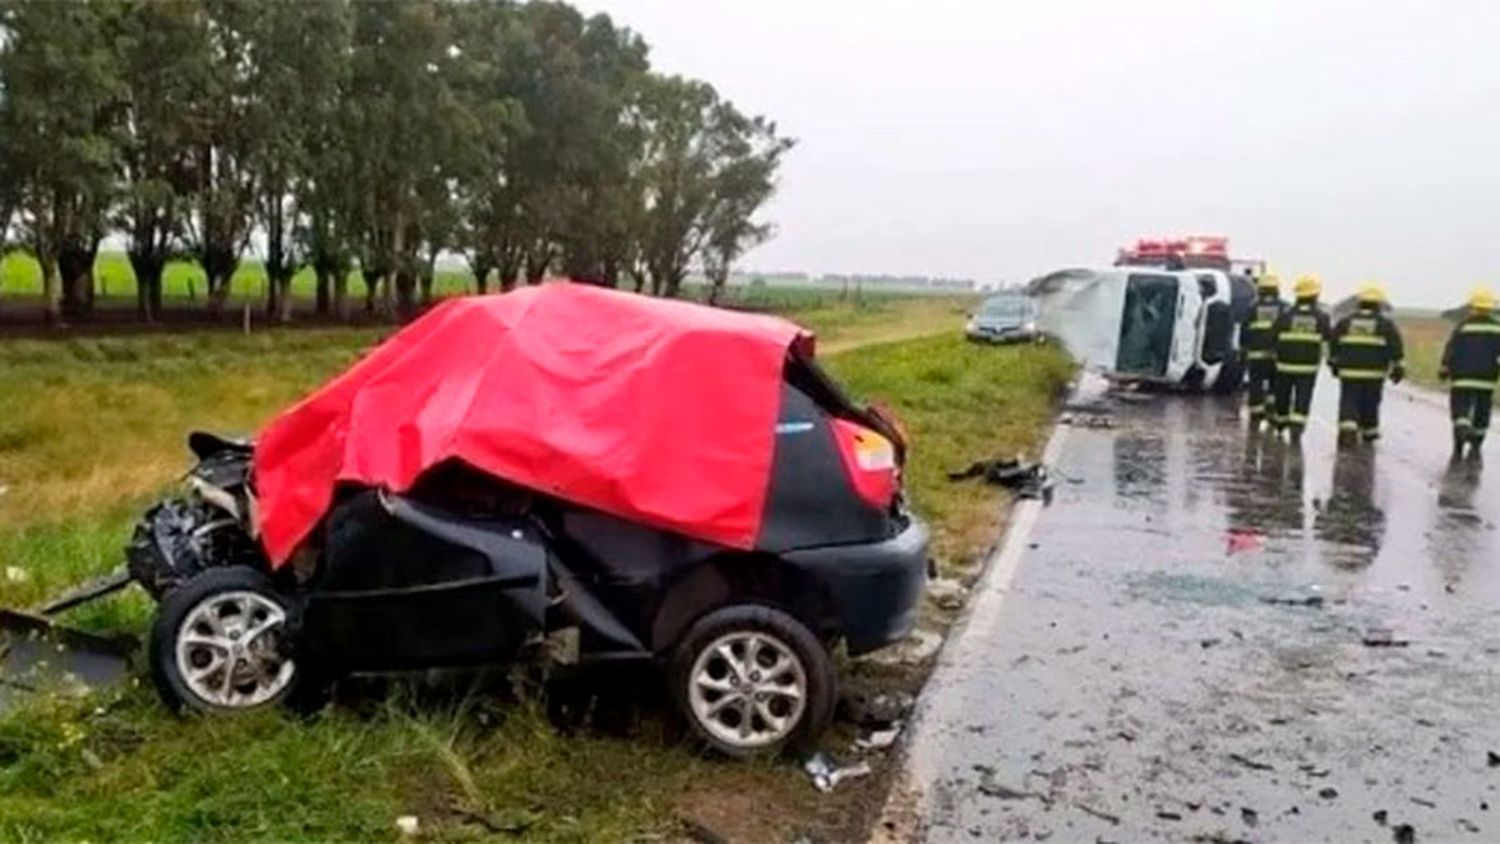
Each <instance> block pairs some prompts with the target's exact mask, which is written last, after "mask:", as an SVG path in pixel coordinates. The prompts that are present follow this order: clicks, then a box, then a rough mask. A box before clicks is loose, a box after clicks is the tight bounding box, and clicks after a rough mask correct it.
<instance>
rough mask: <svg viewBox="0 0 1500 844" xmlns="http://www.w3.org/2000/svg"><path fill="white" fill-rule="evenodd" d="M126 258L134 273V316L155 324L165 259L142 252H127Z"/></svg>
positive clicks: (159, 305)
mask: <svg viewBox="0 0 1500 844" xmlns="http://www.w3.org/2000/svg"><path fill="white" fill-rule="evenodd" d="M127 257H128V258H129V259H130V269H131V271H132V272H134V273H135V308H136V315H137V316H139V317H140V318H141V319H142V320H143V321H145V322H155V321H156V320H157V319H159V318H160V317H161V274H162V270H163V269H165V267H166V264H167V262H166V259H165V258H163V257H162V256H161V255H158V254H155V253H152V252H144V251H135V252H129V253H127Z"/></svg>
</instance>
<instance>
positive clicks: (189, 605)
mask: <svg viewBox="0 0 1500 844" xmlns="http://www.w3.org/2000/svg"><path fill="white" fill-rule="evenodd" d="M289 615H290V608H289V604H288V602H287V600H286V599H285V598H284V597H283V596H282V595H281V594H280V593H278V592H277V591H276V589H275V587H274V586H272V584H271V582H270V580H268V579H267V578H266V577H265V576H264V575H262V574H261V573H259V572H257V571H254V570H253V569H249V568H245V567H239V566H236V567H232V568H223V569H214V570H210V571H207V572H204V573H202V574H199V575H198V576H196V577H193V578H192V579H190V580H188V581H187V582H185V583H183V584H182V585H181V586H179V587H178V588H176V589H174V590H172V591H171V592H169V593H167V595H166V597H165V598H164V599H163V600H162V602H161V605H160V606H159V608H158V611H157V617H156V622H155V624H154V625H153V626H152V629H151V647H150V658H151V678H152V680H153V681H154V682H155V684H156V689H157V692H158V693H159V694H160V695H161V698H162V701H163V702H164V703H166V704H167V706H169V707H170V708H172V709H173V710H175V711H179V712H180V711H184V710H188V711H196V712H236V711H246V710H251V709H259V708H261V707H263V706H269V705H272V704H276V703H279V702H281V701H283V700H286V699H287V698H288V697H289V696H290V695H291V694H292V693H293V691H294V690H295V689H296V687H297V686H298V683H299V680H300V679H301V678H299V676H298V668H297V664H296V663H295V662H294V661H293V659H292V658H291V656H290V654H289V648H288V647H287V642H286V641H285V637H286V636H287V635H288V634H287V622H288V618H289Z"/></svg>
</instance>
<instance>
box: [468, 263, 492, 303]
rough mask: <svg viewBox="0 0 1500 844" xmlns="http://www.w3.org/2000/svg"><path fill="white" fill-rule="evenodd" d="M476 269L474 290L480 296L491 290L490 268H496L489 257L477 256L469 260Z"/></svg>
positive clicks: (470, 264)
mask: <svg viewBox="0 0 1500 844" xmlns="http://www.w3.org/2000/svg"><path fill="white" fill-rule="evenodd" d="M469 266H470V267H471V268H472V269H473V270H474V292H475V293H478V294H479V295H480V296H483V295H484V294H486V293H488V292H490V270H492V269H494V266H493V265H492V262H491V261H490V259H489V258H475V259H474V260H473V261H471V262H469Z"/></svg>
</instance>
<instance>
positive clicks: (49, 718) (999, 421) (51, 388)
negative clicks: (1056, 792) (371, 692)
mask: <svg viewBox="0 0 1500 844" xmlns="http://www.w3.org/2000/svg"><path fill="white" fill-rule="evenodd" d="M842 307H845V308H846V309H847V306H842ZM903 308H904V306H897V305H890V306H889V307H888V310H885V311H884V312H881V311H880V310H879V309H876V310H875V311H873V312H862V313H860V312H853V311H855V310H856V309H848V310H849V311H851V312H849V313H843V314H840V313H838V312H837V308H834V309H832V310H829V311H828V312H826V313H820V312H818V311H809V312H807V313H806V314H804V315H794V316H797V317H798V318H799V319H803V320H804V321H805V322H807V323H809V324H810V325H811V326H812V327H814V328H817V329H818V330H819V331H820V335H821V336H822V337H823V339H824V341H825V343H824V351H825V352H826V353H828V354H827V358H826V360H827V364H828V365H829V367H830V368H831V369H832V370H833V371H834V372H835V374H836V375H838V377H840V378H841V379H842V380H843V381H844V382H845V383H846V384H847V385H848V386H849V387H850V389H851V390H852V391H853V392H855V393H857V394H860V395H863V396H865V397H869V398H877V397H878V398H882V399H885V400H886V401H888V402H889V403H890V404H891V405H892V406H893V407H894V408H895V409H896V411H897V412H898V413H899V414H900V415H901V417H902V418H903V420H904V422H905V423H906V425H907V426H908V428H909V430H910V431H911V434H912V438H913V441H914V443H915V449H914V452H913V461H912V464H911V467H910V478H909V485H910V490H911V494H912V498H913V501H914V503H915V505H916V506H917V508H918V509H919V510H920V511H921V512H922V513H924V514H925V515H926V516H927V517H928V518H929V519H930V520H932V521H933V522H934V525H935V528H936V532H937V545H936V551H937V553H938V555H939V557H940V559H941V560H942V562H943V564H944V566H945V567H947V568H949V569H950V570H962V569H963V567H964V566H966V565H968V564H969V563H971V562H972V561H973V560H974V559H975V557H976V556H977V555H978V554H979V552H980V551H982V549H983V548H984V547H986V546H987V545H988V544H989V543H990V542H992V541H993V539H994V537H995V536H996V535H997V533H998V528H999V524H998V519H997V516H996V513H997V507H996V504H997V502H998V501H999V498H1000V494H999V493H998V492H997V491H995V490H993V489H988V488H984V487H973V486H967V485H953V484H950V483H948V481H947V480H946V479H945V477H944V475H943V473H944V471H946V470H947V469H949V468H952V467H954V466H958V465H963V464H966V463H968V462H969V461H971V460H973V459H977V458H981V457H989V456H996V455H1007V454H1011V453H1014V452H1015V451H1018V450H1021V449H1035V448H1036V447H1037V445H1038V443H1039V441H1040V438H1041V437H1042V436H1043V434H1044V433H1045V430H1046V427H1047V424H1048V419H1049V417H1050V414H1051V411H1052V407H1053V403H1054V399H1055V397H1056V395H1057V393H1058V391H1059V390H1060V388H1061V385H1062V384H1063V382H1064V381H1065V380H1066V379H1067V377H1068V376H1069V374H1070V366H1069V364H1068V363H1067V361H1066V360H1065V358H1064V357H1063V355H1062V354H1061V352H1060V351H1058V350H1056V349H1053V348H1051V347H1026V348H1009V349H996V348H983V347H977V346H973V345H970V344H967V343H965V342H963V341H962V340H961V339H960V338H959V337H958V333H957V327H958V318H957V316H956V315H954V314H953V313H952V312H951V309H950V310H949V311H948V312H946V313H944V312H940V311H935V312H932V313H927V314H925V315H919V314H917V313H916V312H912V311H907V310H904V309H903ZM819 310H822V309H819ZM950 326H951V328H952V329H953V330H952V331H950V332H948V333H946V334H942V335H933V336H925V337H918V338H917V339H901V338H909V337H910V336H911V335H912V333H918V334H921V333H927V334H930V332H931V331H934V330H943V329H944V328H947V327H950ZM840 332H842V335H840ZM376 337H377V335H376V333H375V332H362V331H329V332H320V331H303V332H295V333H287V334H285V335H281V334H266V335H259V336H254V337H250V338H241V337H226V336H217V335H202V336H188V337H170V336H155V337H137V338H107V339H95V340H71V341H64V342H62V343H43V342H17V343H0V484H5V485H7V486H8V487H9V488H10V490H9V492H7V493H6V494H4V495H3V496H0V563H3V565H5V566H9V567H13V568H16V569H19V570H21V571H23V572H24V573H25V575H24V577H23V578H22V579H15V578H11V577H9V576H7V577H4V578H0V604H13V603H28V602H30V601H32V600H35V599H36V598H38V597H40V596H41V595H43V594H48V593H51V592H54V591H56V590H57V588H59V587H61V586H62V585H63V584H65V583H66V582H70V581H72V580H76V579H77V578H79V577H81V576H84V575H86V574H88V573H91V572H93V571H98V570H101V569H106V568H109V567H110V566H112V565H114V563H115V562H116V560H117V559H118V553H119V551H118V549H119V546H120V543H121V542H122V541H123V538H124V536H125V531H126V529H127V528H128V524H129V520H130V518H131V517H132V515H133V514H134V512H135V511H136V509H137V508H138V507H139V506H140V504H141V503H142V501H143V500H145V499H147V498H149V497H150V496H151V495H153V494H154V493H155V491H157V490H158V489H160V488H161V487H162V486H163V485H164V484H166V483H169V482H170V480H171V478H172V477H173V476H174V475H175V474H176V473H177V472H180V471H181V469H182V468H183V467H184V464H185V455H183V454H182V446H181V437H182V434H183V431H184V430H186V429H187V428H188V427H191V426H195V425H207V426H209V427H219V428H224V429H228V430H235V429H239V430H251V429H253V428H254V427H256V426H257V425H258V424H259V423H260V422H261V421H262V420H263V419H264V418H265V416H266V415H267V414H268V413H270V412H272V411H273V410H274V409H275V408H277V407H280V406H282V405H284V404H285V403H286V402H287V401H289V400H290V399H292V398H294V397H295V396H296V395H298V394H300V393H301V392H303V391H304V390H305V389H307V388H308V387H310V386H312V385H313V384H316V383H317V382H319V381H320V380H322V379H323V378H324V377H326V376H327V375H328V374H329V373H331V372H333V371H336V370H337V369H339V368H340V367H341V366H343V365H344V364H345V363H346V362H347V361H348V360H350V359H351V358H352V357H353V356H355V355H356V354H357V353H358V352H359V351H360V350H361V349H363V348H365V347H366V346H367V345H368V344H369V343H370V342H372V341H373V340H375V339H376ZM861 338H866V340H867V341H868V340H874V341H880V340H886V341H889V342H879V343H877V344H875V345H863V346H860V345H856V344H858V343H859V342H860V341H861ZM840 343H841V344H843V345H842V346H839V345H837V344H840ZM838 348H842V349H843V351H837V349H838ZM148 614H149V607H148V606H147V604H146V602H145V601H144V600H143V599H140V598H136V597H131V598H125V599H116V600H115V601H113V602H112V603H110V604H107V605H106V606H105V607H103V608H101V609H97V610H92V611H91V612H90V614H89V615H87V616H85V617H83V618H81V619H75V620H77V621H81V622H83V623H87V624H90V625H95V626H116V625H119V626H125V627H130V628H136V629H139V628H140V627H141V626H142V625H143V624H144V623H145V621H146V619H147V617H148ZM526 700H527V701H530V702H521V703H511V704H501V703H498V702H497V701H496V700H495V699H493V698H491V697H487V696H485V697H467V698H465V697H458V698H444V699H443V700H442V701H441V702H438V703H433V702H431V701H422V702H418V701H414V700H412V699H410V697H409V696H408V695H407V694H406V693H403V692H401V691H400V690H398V691H397V693H395V694H392V695H390V696H388V697H386V698H384V699H383V700H381V701H379V702H378V703H374V704H372V705H369V706H366V707H363V708H361V709H357V710H354V709H348V708H335V709H334V710H332V711H330V712H328V713H326V714H325V715H323V716H322V717H320V718H317V719H315V720H312V721H307V722H303V721H297V720H293V719H291V718H288V717H284V716H282V715H280V714H277V713H266V714H264V715H259V716H255V717H249V718H235V719H226V720H217V721H215V720H197V721H187V722H183V721H177V720H175V719H172V718H170V717H168V716H167V715H165V713H164V712H163V711H162V710H161V709H160V708H159V706H158V705H157V703H156V701H155V698H154V695H153V694H152V693H151V691H150V690H149V688H146V687H145V686H144V685H141V684H136V685H134V686H130V687H126V688H123V689H116V690H111V691H108V692H102V693H98V694H96V695H94V696H92V697H90V698H88V699H85V700H60V699H54V700H42V701H36V702H34V703H32V704H30V705H28V706H26V707H24V708H23V709H21V710H19V711H17V712H14V713H12V714H9V715H7V716H4V717H0V840H8V841H9V840H15V841H32V840H54V839H59V838H62V839H90V840H195V841H217V840H225V841H228V840H234V841H244V840H308V839H315V840H382V839H389V838H393V837H395V834H396V833H395V827H394V819H395V818H396V817H398V816H401V815H407V814H414V815H417V816H418V817H419V818H420V820H421V823H422V824H423V829H424V838H426V839H427V840H474V839H481V838H492V837H498V838H502V839H503V838H506V837H511V836H524V837H526V838H528V839H535V840H571V841H585V840H588V841H592V840H628V839H632V838H636V839H638V840H639V839H640V838H641V837H642V836H646V837H650V836H652V835H660V834H666V835H668V836H670V835H671V834H672V831H673V830H674V829H676V824H677V823H678V819H679V818H681V817H683V816H691V817H695V818H700V819H701V818H708V819H716V818H718V817H720V816H721V815H723V814H725V813H727V814H728V815H729V816H734V817H738V818H739V819H740V821H741V822H740V823H739V824H738V825H736V826H735V827H734V829H735V830H736V832H737V834H738V835H742V836H744V837H746V838H749V839H753V840H765V839H769V838H783V837H789V836H790V835H791V834H793V833H796V832H801V831H806V832H811V833H813V834H814V835H815V836H817V837H827V833H828V832H829V831H836V830H848V829H851V828H858V824H859V822H860V820H861V819H860V818H859V817H857V816H855V815H856V813H857V812H859V811H861V810H862V808H863V807H864V806H865V805H866V804H868V803H869V802H872V801H877V800H878V799H879V795H880V791H879V790H880V780H879V778H878V777H877V778H872V779H871V780H870V781H867V782H856V783H852V784H851V785H850V786H849V787H846V788H844V789H841V790H840V791H839V792H838V793H836V794H835V795H833V796H832V797H828V798H824V797H820V796H819V795H816V794H815V793H814V792H813V791H812V789H811V788H809V787H808V786H807V784H806V783H805V781H804V780H803V778H802V776H801V774H800V773H799V772H797V771H796V770H795V769H794V768H793V767H792V766H787V765H774V764H761V765H730V764H723V763H717V762H713V761H709V760H704V759H702V758H700V757H698V756H697V755H695V754H694V753H692V752H690V750H688V749H686V748H684V747H682V746H681V745H680V743H679V741H678V739H677V738H676V736H675V735H674V731H673V730H672V729H671V728H670V726H669V725H666V724H664V723H663V720H662V719H661V718H660V717H659V715H658V714H657V713H656V712H655V711H654V710H653V709H652V708H651V707H649V706H647V707H646V708H645V709H644V714H642V715H639V716H637V717H632V718H629V719H627V721H628V723H626V724H625V725H623V726H620V725H614V726H612V727H610V728H604V727H602V726H600V725H598V724H589V725H585V726H584V727H583V728H581V729H577V730H568V731H564V730H560V729H559V728H558V727H557V726H555V724H554V723H553V722H552V721H550V720H549V719H548V718H547V717H546V714H545V713H544V711H543V705H542V704H541V703H539V702H535V701H532V700H531V699H530V698H526ZM772 807H774V810H773V809H772ZM851 824H852V826H851Z"/></svg>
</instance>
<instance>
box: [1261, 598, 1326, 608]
mask: <svg viewBox="0 0 1500 844" xmlns="http://www.w3.org/2000/svg"><path fill="white" fill-rule="evenodd" d="M1260 601H1261V603H1263V604H1274V605H1276V606H1281V607H1311V608H1313V609H1321V608H1322V606H1323V596H1322V595H1307V596H1305V597H1301V598H1261V599H1260Z"/></svg>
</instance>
